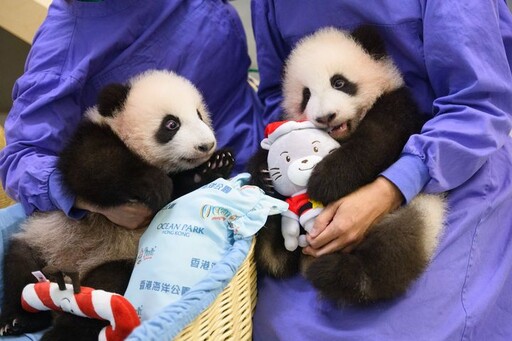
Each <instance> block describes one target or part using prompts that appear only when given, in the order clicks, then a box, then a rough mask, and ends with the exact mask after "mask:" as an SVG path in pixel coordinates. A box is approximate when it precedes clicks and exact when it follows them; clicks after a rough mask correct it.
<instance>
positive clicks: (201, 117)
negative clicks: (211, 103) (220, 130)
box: [197, 109, 204, 121]
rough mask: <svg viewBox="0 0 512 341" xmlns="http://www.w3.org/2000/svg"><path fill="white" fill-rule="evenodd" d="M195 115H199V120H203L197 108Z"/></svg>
mask: <svg viewBox="0 0 512 341" xmlns="http://www.w3.org/2000/svg"><path fill="white" fill-rule="evenodd" d="M197 116H199V119H200V120H201V121H204V120H203V116H201V113H200V112H199V109H198V110H197Z"/></svg>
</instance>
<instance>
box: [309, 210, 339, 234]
mask: <svg viewBox="0 0 512 341" xmlns="http://www.w3.org/2000/svg"><path fill="white" fill-rule="evenodd" d="M338 207H339V203H338V202H336V203H333V204H331V205H328V206H327V207H325V208H324V209H323V210H322V212H320V214H319V215H318V216H317V217H316V218H315V223H314V225H313V228H312V229H311V231H309V235H310V236H311V237H312V238H315V237H317V236H318V235H319V234H321V233H322V232H323V231H324V230H325V229H326V228H327V225H329V224H330V223H331V221H332V220H333V217H334V215H335V214H336V211H337V209H338Z"/></svg>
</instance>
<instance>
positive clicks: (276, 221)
mask: <svg viewBox="0 0 512 341" xmlns="http://www.w3.org/2000/svg"><path fill="white" fill-rule="evenodd" d="M301 255H302V253H301V248H297V249H296V250H295V251H288V250H287V249H286V248H285V246H284V238H283V234H282V233H281V215H272V216H269V217H268V218H267V222H266V223H265V226H263V228H262V229H261V230H260V231H259V232H258V234H257V235H256V247H255V249H254V256H255V258H256V266H257V268H258V272H259V273H264V274H267V275H269V276H271V277H274V278H287V277H291V276H293V275H295V274H297V273H298V272H299V262H300V259H301Z"/></svg>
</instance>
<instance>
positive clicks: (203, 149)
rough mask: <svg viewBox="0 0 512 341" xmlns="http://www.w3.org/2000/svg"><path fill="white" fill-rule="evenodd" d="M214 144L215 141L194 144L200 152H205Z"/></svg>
mask: <svg viewBox="0 0 512 341" xmlns="http://www.w3.org/2000/svg"><path fill="white" fill-rule="evenodd" d="M214 145H215V143H213V142H212V143H203V144H200V145H198V146H196V149H197V150H198V151H200V152H201V153H207V152H209V151H210V150H211V149H212V148H213V146H214Z"/></svg>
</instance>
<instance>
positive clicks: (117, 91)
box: [98, 83, 130, 117]
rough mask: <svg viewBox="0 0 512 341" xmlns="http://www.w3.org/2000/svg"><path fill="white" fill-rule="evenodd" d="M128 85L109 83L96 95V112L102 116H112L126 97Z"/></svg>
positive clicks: (121, 105)
mask: <svg viewBox="0 0 512 341" xmlns="http://www.w3.org/2000/svg"><path fill="white" fill-rule="evenodd" d="M129 91H130V87H129V86H128V85H123V84H118V83H114V84H109V85H107V86H106V87H104V88H103V89H102V90H101V92H100V94H99V96H98V112H99V113H100V115H101V116H103V117H112V116H114V114H115V113H116V112H117V111H119V110H121V109H122V108H123V106H124V103H125V102H126V98H127V97H128V92H129Z"/></svg>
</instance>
